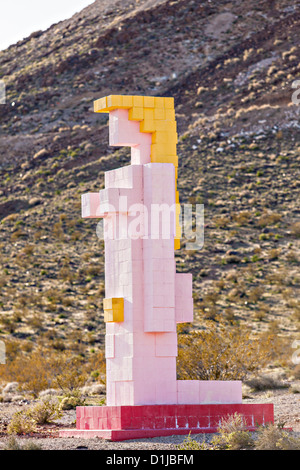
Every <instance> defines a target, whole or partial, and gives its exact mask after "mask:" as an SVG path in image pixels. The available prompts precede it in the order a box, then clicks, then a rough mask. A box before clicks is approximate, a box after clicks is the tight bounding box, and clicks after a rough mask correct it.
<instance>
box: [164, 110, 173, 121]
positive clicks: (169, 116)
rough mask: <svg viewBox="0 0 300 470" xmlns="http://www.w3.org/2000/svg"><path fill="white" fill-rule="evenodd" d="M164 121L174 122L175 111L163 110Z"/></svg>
mask: <svg viewBox="0 0 300 470" xmlns="http://www.w3.org/2000/svg"><path fill="white" fill-rule="evenodd" d="M165 119H166V120H167V121H175V109H165Z"/></svg>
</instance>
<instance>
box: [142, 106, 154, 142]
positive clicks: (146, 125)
mask: <svg viewBox="0 0 300 470" xmlns="http://www.w3.org/2000/svg"><path fill="white" fill-rule="evenodd" d="M144 111H146V109H145V110H144ZM154 130H155V128H154V121H153V120H151V119H144V120H143V121H141V123H140V132H151V133H152V132H153V133H154ZM152 141H153V140H152Z"/></svg>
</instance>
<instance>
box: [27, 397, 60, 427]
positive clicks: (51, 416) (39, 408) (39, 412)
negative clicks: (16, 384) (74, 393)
mask: <svg viewBox="0 0 300 470" xmlns="http://www.w3.org/2000/svg"><path fill="white" fill-rule="evenodd" d="M27 414H28V416H30V418H32V420H33V421H34V422H35V423H36V424H47V423H51V422H52V421H54V420H55V419H58V418H60V417H61V411H60V409H59V402H58V401H57V400H53V399H51V398H44V399H42V400H40V401H39V402H37V403H36V404H35V405H33V406H32V407H31V408H30V409H29V410H28V412H27Z"/></svg>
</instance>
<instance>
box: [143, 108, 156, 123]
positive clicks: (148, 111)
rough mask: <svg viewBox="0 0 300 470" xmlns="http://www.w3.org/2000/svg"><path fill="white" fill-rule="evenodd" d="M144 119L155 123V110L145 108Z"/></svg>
mask: <svg viewBox="0 0 300 470" xmlns="http://www.w3.org/2000/svg"><path fill="white" fill-rule="evenodd" d="M144 119H147V120H150V121H153V120H154V109H153V108H145V109H144Z"/></svg>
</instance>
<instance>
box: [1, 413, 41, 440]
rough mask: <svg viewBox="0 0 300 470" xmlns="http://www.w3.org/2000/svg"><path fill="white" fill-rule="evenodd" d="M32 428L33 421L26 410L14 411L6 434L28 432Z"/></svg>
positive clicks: (31, 430)
mask: <svg viewBox="0 0 300 470" xmlns="http://www.w3.org/2000/svg"><path fill="white" fill-rule="evenodd" d="M34 430H35V425H34V421H33V420H32V418H31V417H30V416H29V415H28V414H27V412H26V410H25V411H17V412H16V413H14V414H13V416H12V418H11V420H10V422H9V424H8V426H7V434H29V433H31V432H33V431H34Z"/></svg>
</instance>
